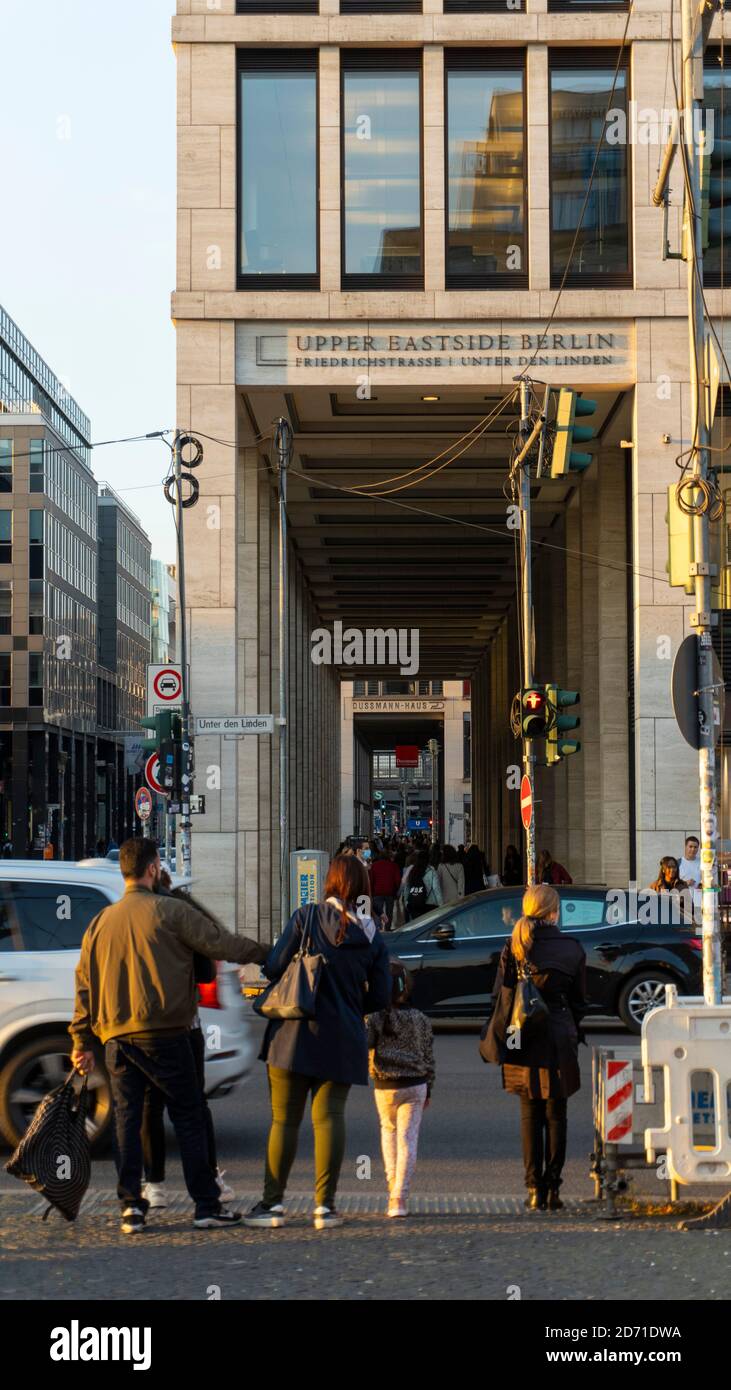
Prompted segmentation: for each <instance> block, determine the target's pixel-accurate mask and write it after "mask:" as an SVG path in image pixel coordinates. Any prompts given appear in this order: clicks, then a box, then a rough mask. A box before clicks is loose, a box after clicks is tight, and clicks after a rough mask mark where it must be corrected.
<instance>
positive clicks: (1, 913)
mask: <svg viewBox="0 0 731 1390" xmlns="http://www.w3.org/2000/svg"><path fill="white" fill-rule="evenodd" d="M5 887H6V885H5V884H0V951H19V950H20V940H19V937H18V933H17V931H16V929H15V923H14V921H13V916H12V913H11V911H10V908H9V906H8V902H7V899H6V897H5Z"/></svg>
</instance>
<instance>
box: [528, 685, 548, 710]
mask: <svg viewBox="0 0 731 1390" xmlns="http://www.w3.org/2000/svg"><path fill="white" fill-rule="evenodd" d="M545 703H546V697H545V695H544V694H543V691H542V690H526V692H525V694H524V696H523V704H524V705H525V706H526V708H527V709H529V710H532V711H533V712H534V713H535V711H536V710H539V709H543V708H544V706H545Z"/></svg>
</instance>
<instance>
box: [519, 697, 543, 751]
mask: <svg viewBox="0 0 731 1390" xmlns="http://www.w3.org/2000/svg"><path fill="white" fill-rule="evenodd" d="M520 706H521V728H522V730H523V737H524V738H545V737H546V733H547V728H546V719H547V716H548V702H547V700H546V688H545V686H543V685H529V686H527V687H526V689H525V690H523V691H522V692H521V696H520Z"/></svg>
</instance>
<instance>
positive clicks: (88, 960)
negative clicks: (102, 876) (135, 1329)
mask: <svg viewBox="0 0 731 1390" xmlns="http://www.w3.org/2000/svg"><path fill="white" fill-rule="evenodd" d="M119 867H120V869H121V871H122V876H123V878H124V881H125V893H124V897H122V898H121V899H120V900H119V902H116V903H113V904H112V905H111V906H109V907H106V908H104V910H103V911H102V912H100V913H99V915H98V916H97V917H95V918H94V920H93V922H91V923H90V924H89V926H88V928H87V930H86V932H85V933H84V937H83V940H82V943H81V955H80V958H79V963H78V966H77V967H76V1006H75V1010H74V1017H73V1020H72V1022H71V1024H70V1027H69V1032H70V1034H71V1038H72V1041H73V1049H72V1054H71V1060H72V1062H73V1064H74V1066H75V1067H76V1068H77V1069H78V1070H79V1071H80V1072H82V1073H85V1072H88V1071H90V1070H91V1068H92V1067H93V1064H94V1053H93V1051H92V1044H93V1040H94V1038H95V1037H96V1038H98V1039H99V1040H100V1041H101V1042H102V1043H103V1044H104V1060H105V1063H106V1067H107V1071H108V1072H109V1077H110V1083H111V1088H112V1099H113V1102H114V1125H115V1137H116V1154H115V1157H116V1162H117V1174H118V1185H117V1195H118V1197H119V1200H120V1202H121V1203H122V1231H123V1232H124V1234H126V1235H132V1234H136V1233H137V1232H139V1231H142V1230H143V1229H144V1224H145V1214H146V1212H147V1206H148V1204H147V1202H146V1201H145V1200H144V1199H143V1197H142V1196H141V1183H142V1133H141V1132H142V1114H143V1104H144V1097H145V1090H146V1088H147V1086H148V1085H149V1084H150V1082H151V1083H152V1084H153V1085H154V1086H156V1087H157V1088H158V1089H159V1090H160V1091H161V1092H162V1094H163V1095H164V1097H165V1102H166V1104H167V1107H168V1113H169V1115H170V1119H171V1121H172V1123H173V1126H174V1128H175V1133H176V1135H177V1139H178V1144H179V1146H180V1158H181V1162H182V1165H183V1174H184V1177H185V1183H186V1186H187V1188H188V1191H189V1193H190V1196H191V1197H192V1199H193V1201H194V1202H195V1218H194V1224H195V1225H196V1226H201V1227H208V1226H227V1225H231V1224H233V1223H235V1222H237V1221H239V1220H240V1219H241V1218H240V1215H239V1213H237V1212H227V1211H226V1210H225V1209H224V1208H223V1207H222V1205H221V1201H220V1191H219V1187H218V1184H217V1182H216V1175H215V1173H214V1171H213V1168H212V1166H211V1163H210V1160H209V1153H208V1140H207V1135H206V1128H205V1114H204V1107H203V1094H202V1091H201V1087H200V1084H199V1081H198V1078H197V1074H196V1067H195V1058H194V1054H193V1050H192V1047H191V1042H190V1029H191V1026H192V1024H193V1019H194V1017H195V1014H196V1009H197V995H196V986H195V978H194V971H193V956H194V953H195V952H196V951H197V952H199V953H200V954H201V955H204V956H208V957H209V958H210V959H211V960H228V961H234V962H236V963H237V964H239V965H248V964H249V963H250V962H252V961H253V962H260V961H263V960H265V959H266V956H267V948H265V947H263V946H260V945H259V943H258V942H257V941H251V940H250V939H249V938H247V937H244V936H234V935H233V934H232V933H231V932H228V931H226V929H225V928H224V927H223V926H221V924H220V923H218V922H217V921H215V919H213V918H211V917H209V916H204V915H203V913H202V912H199V911H198V910H197V909H196V908H195V907H193V906H192V905H191V904H189V903H186V902H183V901H182V900H181V899H180V898H179V897H172V896H167V895H162V894H158V892H157V889H158V887H159V882H160V873H161V865H160V856H159V853H158V850H157V846H156V845H155V843H154V841H152V840H142V839H134V840H126V841H125V843H124V844H123V845H122V847H121V849H120V851H119Z"/></svg>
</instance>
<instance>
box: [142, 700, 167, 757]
mask: <svg viewBox="0 0 731 1390" xmlns="http://www.w3.org/2000/svg"><path fill="white" fill-rule="evenodd" d="M172 719H173V715H172V713H171V712H170V710H163V711H162V712H161V713H160V714H152V715H148V716H147V718H145V719H141V720H140V724H141V725H142V727H143V729H154V733H152V734H148V735H147V738H145V739H143V742H142V749H143V752H145V753H159V752H160V748H161V746H162V744H163V743H164V742H165V741H166V739H169V738H170V737H171V736H172V735H171V723H172Z"/></svg>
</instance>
